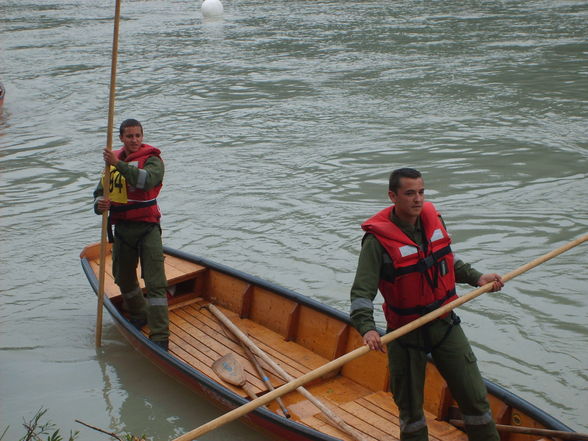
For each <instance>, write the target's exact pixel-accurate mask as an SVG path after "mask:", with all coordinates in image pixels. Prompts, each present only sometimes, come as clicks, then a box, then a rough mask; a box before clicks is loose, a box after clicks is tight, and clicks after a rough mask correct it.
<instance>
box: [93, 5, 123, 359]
mask: <svg viewBox="0 0 588 441" xmlns="http://www.w3.org/2000/svg"><path fill="white" fill-rule="evenodd" d="M120 2H121V0H116V7H115V12H114V32H113V37H112V61H111V65H110V96H109V99H108V128H107V129H106V131H107V133H106V148H107V149H108V150H112V128H113V126H114V97H115V90H116V63H117V60H118V29H119V23H120ZM102 182H103V185H102V187H103V197H104V199H105V200H109V198H110V186H109V185H105V184H108V183H109V182H110V165H109V164H106V166H105V167H104V180H103V181H102ZM104 183H105V184H104ZM107 228H108V211H105V212H104V213H102V235H101V238H100V271H99V276H98V308H97V311H96V347H97V348H99V347H100V346H101V345H102V311H103V309H104V282H105V278H106V275H105V272H106V243H107V235H106V229H107Z"/></svg>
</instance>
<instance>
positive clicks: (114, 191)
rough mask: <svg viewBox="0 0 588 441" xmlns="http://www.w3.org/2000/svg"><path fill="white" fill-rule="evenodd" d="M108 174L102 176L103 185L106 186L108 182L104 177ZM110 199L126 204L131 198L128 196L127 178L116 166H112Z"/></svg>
mask: <svg viewBox="0 0 588 441" xmlns="http://www.w3.org/2000/svg"><path fill="white" fill-rule="evenodd" d="M105 177H106V176H104V175H103V176H102V186H103V187H104V188H106V184H105V182H104V178H105ZM109 189H110V190H109V191H110V200H111V201H112V202H118V203H119V204H126V203H127V202H128V201H129V199H128V197H127V180H126V179H125V177H124V176H123V175H121V174H120V172H119V171H118V170H117V169H116V167H115V166H113V165H111V166H110V185H109Z"/></svg>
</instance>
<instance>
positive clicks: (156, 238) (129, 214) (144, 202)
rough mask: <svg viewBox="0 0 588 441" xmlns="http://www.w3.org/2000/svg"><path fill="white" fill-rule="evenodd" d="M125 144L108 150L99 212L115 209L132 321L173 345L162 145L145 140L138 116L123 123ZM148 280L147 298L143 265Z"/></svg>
mask: <svg viewBox="0 0 588 441" xmlns="http://www.w3.org/2000/svg"><path fill="white" fill-rule="evenodd" d="M119 134H120V140H121V141H122V143H123V147H122V148H121V149H120V150H117V151H110V150H108V149H104V153H103V156H104V161H105V162H106V163H107V164H108V165H110V194H109V195H110V199H109V200H108V201H107V200H105V199H104V197H103V194H104V192H103V186H102V185H103V183H102V181H101V182H100V183H99V184H98V186H97V187H96V190H95V191H94V201H95V202H94V211H95V212H96V213H97V214H102V212H104V211H105V210H110V214H109V223H112V224H114V244H113V247H112V255H113V259H112V273H113V275H114V278H115V282H116V284H117V285H118V286H119V288H120V291H121V293H122V297H123V300H124V305H125V308H126V310H127V311H128V313H129V316H130V321H131V323H132V324H133V325H134V326H135V327H136V328H138V329H141V328H142V327H143V326H144V325H145V324H147V325H148V326H149V331H150V334H149V338H150V339H151V340H152V341H153V342H154V343H155V344H157V345H158V346H159V347H161V348H162V349H164V350H166V351H167V350H168V341H169V318H168V307H167V294H166V288H167V279H166V277H165V270H164V264H163V245H162V241H161V227H160V224H159V220H160V218H161V212H160V210H159V207H158V206H157V199H156V198H157V196H158V195H159V192H160V190H161V187H162V181H163V174H164V165H163V160H162V159H161V152H160V150H159V149H157V148H155V147H152V146H150V145H148V144H144V143H143V127H142V126H141V123H140V122H139V121H137V120H134V119H127V120H125V121H123V123H122V124H121V125H120V130H119ZM108 230H109V239H110V241H112V238H110V235H111V233H110V225H109V228H108ZM139 261H140V262H141V277H142V278H143V279H144V280H145V286H146V288H147V299H145V297H144V296H143V292H142V290H141V288H140V287H139V281H138V280H137V264H138V263H139Z"/></svg>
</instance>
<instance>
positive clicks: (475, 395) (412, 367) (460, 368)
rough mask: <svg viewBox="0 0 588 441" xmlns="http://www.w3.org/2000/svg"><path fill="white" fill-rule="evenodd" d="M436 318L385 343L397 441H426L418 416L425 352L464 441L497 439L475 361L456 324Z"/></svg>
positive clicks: (420, 414)
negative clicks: (456, 413)
mask: <svg viewBox="0 0 588 441" xmlns="http://www.w3.org/2000/svg"><path fill="white" fill-rule="evenodd" d="M451 324H452V318H451V317H447V318H440V319H436V320H434V321H432V322H431V323H429V324H427V325H425V326H423V327H421V328H418V329H415V330H414V331H412V332H410V333H408V334H406V335H404V336H402V337H400V338H398V339H397V340H394V341H392V342H390V343H389V344H388V366H389V368H390V390H391V392H392V394H393V395H394V401H395V402H396V405H397V406H398V409H399V411H400V415H399V416H400V439H401V441H428V439H429V438H428V430H427V423H426V421H425V415H424V412H423V392H424V380H425V368H426V365H427V353H428V352H430V353H431V355H432V357H433V360H434V362H435V365H436V366H437V368H438V369H439V372H440V373H441V375H442V376H443V378H444V379H445V381H446V382H447V385H448V386H449V390H450V391H451V394H452V396H453V398H455V400H456V401H457V403H458V405H459V408H460V410H461V412H462V414H463V418H464V422H465V423H466V433H467V434H468V438H469V440H470V441H498V440H499V436H498V432H497V431H496V425H495V424H494V421H493V419H492V415H491V412H490V405H489V403H488V400H487V398H486V386H485V385H484V382H483V380H482V376H481V375H480V371H479V370H478V365H477V363H476V357H475V356H474V353H473V352H472V349H471V347H470V344H469V342H468V339H467V338H466V336H465V334H464V333H463V330H462V329H461V326H460V325H459V324H455V325H453V327H451Z"/></svg>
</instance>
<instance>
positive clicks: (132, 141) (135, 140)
mask: <svg viewBox="0 0 588 441" xmlns="http://www.w3.org/2000/svg"><path fill="white" fill-rule="evenodd" d="M120 140H121V141H122V143H123V144H124V149H125V150H126V152H127V154H130V153H135V152H136V151H137V150H139V148H140V147H141V144H143V130H142V129H141V127H139V126H134V127H125V128H124V130H123V134H122V135H120Z"/></svg>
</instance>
